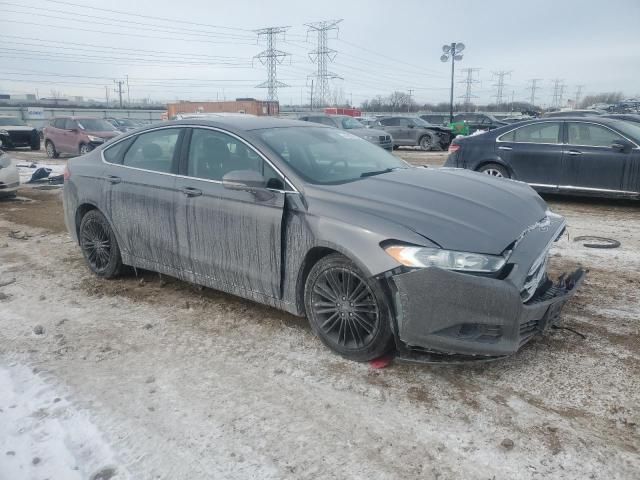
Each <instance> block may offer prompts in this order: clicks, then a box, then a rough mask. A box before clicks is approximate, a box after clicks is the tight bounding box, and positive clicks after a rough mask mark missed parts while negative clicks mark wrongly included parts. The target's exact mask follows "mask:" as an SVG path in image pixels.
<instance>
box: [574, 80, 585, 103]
mask: <svg viewBox="0 0 640 480" xmlns="http://www.w3.org/2000/svg"><path fill="white" fill-rule="evenodd" d="M583 88H584V85H576V99H575V103H574V104H573V108H580V106H579V105H578V104H579V103H580V99H581V98H582V89H583Z"/></svg>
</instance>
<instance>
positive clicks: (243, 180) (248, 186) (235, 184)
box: [222, 170, 275, 202]
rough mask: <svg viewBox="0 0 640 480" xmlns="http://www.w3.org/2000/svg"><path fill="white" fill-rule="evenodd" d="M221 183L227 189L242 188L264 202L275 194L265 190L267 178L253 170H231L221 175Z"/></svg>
mask: <svg viewBox="0 0 640 480" xmlns="http://www.w3.org/2000/svg"><path fill="white" fill-rule="evenodd" d="M222 185H223V186H224V188H228V189H229V190H244V191H246V192H251V193H253V194H254V195H255V196H256V200H259V201H261V202H265V201H267V200H271V199H272V198H273V197H274V196H275V194H274V193H273V192H271V191H270V190H267V180H266V179H265V178H264V177H263V176H262V175H260V174H259V173H258V172H256V171H254V170H233V171H231V172H229V173H227V174H226V175H225V176H224V177H222Z"/></svg>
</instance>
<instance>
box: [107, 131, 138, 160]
mask: <svg viewBox="0 0 640 480" xmlns="http://www.w3.org/2000/svg"><path fill="white" fill-rule="evenodd" d="M135 139H136V137H131V138H127V139H126V140H123V141H122V142H118V143H116V144H115V145H114V146H112V147H108V148H107V149H105V151H104V159H105V160H106V161H107V162H109V163H122V157H123V156H124V154H125V152H126V151H127V148H129V145H131V144H132V143H133V141H134V140H135Z"/></svg>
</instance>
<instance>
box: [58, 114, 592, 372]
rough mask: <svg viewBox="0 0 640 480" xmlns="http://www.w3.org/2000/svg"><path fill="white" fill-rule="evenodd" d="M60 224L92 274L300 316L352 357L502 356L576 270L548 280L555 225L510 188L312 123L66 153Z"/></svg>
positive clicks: (555, 301) (157, 130)
mask: <svg viewBox="0 0 640 480" xmlns="http://www.w3.org/2000/svg"><path fill="white" fill-rule="evenodd" d="M64 214H65V222H66V224H67V227H68V229H69V232H70V233H71V235H72V236H73V238H74V239H75V240H77V241H78V242H79V244H80V248H81V250H82V253H83V255H84V257H85V260H86V262H87V264H88V266H89V268H90V269H91V270H92V271H93V272H94V273H95V274H96V275H98V276H101V277H105V278H110V277H114V276H117V275H118V274H120V273H122V271H123V265H131V266H134V267H138V268H145V269H150V270H154V271H158V272H162V273H165V274H168V275H172V276H175V277H178V278H181V279H184V280H188V281H190V282H194V283H198V284H201V285H206V286H209V287H212V288H215V289H218V290H222V291H225V292H229V293H232V294H235V295H239V296H242V297H245V298H249V299H251V300H254V301H257V302H261V303H265V304H268V305H271V306H274V307H277V308H280V309H283V310H286V311H288V312H291V313H293V314H295V315H306V317H307V318H308V319H309V322H310V324H311V327H312V328H313V330H314V331H315V332H316V333H317V334H318V336H319V337H320V339H321V340H322V341H323V342H324V343H325V344H326V345H327V346H329V347H330V348H331V349H333V350H334V351H336V352H338V353H340V354H341V355H343V356H345V357H347V358H350V359H354V360H360V361H364V360H370V359H373V358H376V357H378V356H379V355H381V354H383V353H385V352H387V351H388V350H389V349H392V348H394V347H395V348H396V349H397V350H398V351H399V352H400V353H401V354H403V355H404V354H407V355H409V354H411V352H424V351H425V350H427V351H429V352H440V353H446V354H448V355H452V354H462V355H479V357H474V358H487V357H500V356H504V355H508V354H511V353H513V352H515V351H516V350H518V349H519V348H520V347H521V346H522V345H523V344H524V343H526V342H527V341H528V340H530V339H531V338H532V337H533V336H534V335H535V334H536V333H540V332H544V331H545V330H546V329H547V328H548V327H549V326H550V325H552V324H553V323H554V322H556V321H558V315H559V312H560V309H561V308H562V306H563V304H564V303H565V302H566V301H567V300H568V298H569V297H570V296H571V295H572V294H573V292H574V291H575V289H576V288H577V286H578V285H579V283H580V281H581V279H582V278H583V276H584V272H583V271H582V270H580V269H578V270H576V271H575V272H574V273H572V274H570V275H568V276H565V277H563V278H561V279H560V280H559V281H557V282H555V284H554V282H552V281H550V280H549V279H548V278H547V275H546V259H547V253H548V251H549V249H550V248H551V245H552V244H553V241H554V240H556V239H557V238H558V237H559V236H560V235H561V234H562V232H563V231H564V229H565V221H564V219H563V218H562V217H560V216H559V215H554V214H553V213H551V212H549V211H548V209H547V205H546V204H545V202H544V201H543V200H542V199H541V198H540V197H539V196H538V195H537V194H536V193H535V192H534V191H533V190H532V189H531V188H530V187H529V186H527V185H525V184H524V183H521V182H510V181H505V180H502V179H496V178H492V177H489V176H487V175H478V174H475V173H472V172H466V171H464V170H453V169H427V168H418V167H412V166H410V165H408V164H407V163H405V162H403V161H402V160H401V159H399V158H396V157H395V156H394V155H392V154H390V153H388V152H386V151H384V150H383V149H381V148H379V147H376V146H375V145H373V144H371V143H369V142H367V141H366V140H363V139H361V138H358V137H356V136H354V135H350V134H348V133H346V132H344V131H343V130H337V129H335V128H329V127H326V126H323V125H317V124H314V123H311V122H300V121H290V120H283V119H277V118H265V117H253V118H251V117H244V118H243V117H235V118H233V117H227V118H220V119H219V120H215V121H214V120H206V119H196V120H181V121H177V122H167V123H164V124H158V125H155V126H151V127H148V128H146V129H143V130H138V131H136V132H131V133H125V134H123V135H121V136H119V137H118V138H116V139H114V140H112V141H110V142H107V143H106V144H105V145H103V146H99V147H98V148H96V149H95V150H93V151H91V152H89V153H88V154H86V155H83V156H81V157H77V158H73V159H71V160H69V163H68V165H67V170H66V171H65V185H64ZM255 320H256V321H259V320H260V319H258V318H256V319H255ZM447 358H454V357H451V356H449V357H447ZM465 358H468V357H465Z"/></svg>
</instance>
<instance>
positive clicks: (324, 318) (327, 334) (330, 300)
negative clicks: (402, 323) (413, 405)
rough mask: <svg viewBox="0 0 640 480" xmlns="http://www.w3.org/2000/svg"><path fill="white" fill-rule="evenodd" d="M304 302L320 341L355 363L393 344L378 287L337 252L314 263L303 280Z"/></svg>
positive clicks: (378, 354)
mask: <svg viewBox="0 0 640 480" xmlns="http://www.w3.org/2000/svg"><path fill="white" fill-rule="evenodd" d="M304 303H305V310H306V312H307V318H308V319H309V323H310V324H311V328H312V329H313V331H314V332H315V334H316V335H318V337H320V340H321V341H322V343H324V344H325V345H326V346H327V347H329V348H330V349H331V350H333V351H334V352H336V353H337V354H339V355H341V356H343V357H344V358H347V359H349V360H354V361H357V362H366V361H369V360H373V359H374V358H378V357H380V356H381V355H384V354H385V353H386V352H388V351H389V349H390V348H391V346H392V341H393V333H392V331H391V321H390V318H389V315H390V313H389V312H390V308H389V305H388V303H387V299H386V297H385V295H384V293H383V292H382V290H381V288H380V286H379V285H378V284H377V283H376V282H375V281H373V280H371V279H369V278H367V277H366V276H365V275H364V274H363V273H362V272H361V271H360V269H358V267H357V266H356V265H355V264H354V263H353V262H351V261H350V260H349V259H347V258H345V257H344V256H342V255H340V254H331V255H327V256H326V257H323V258H321V259H320V260H319V261H318V263H316V264H315V265H314V266H313V268H312V269H311V271H310V272H309V275H308V277H307V280H306V282H305V290H304Z"/></svg>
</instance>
